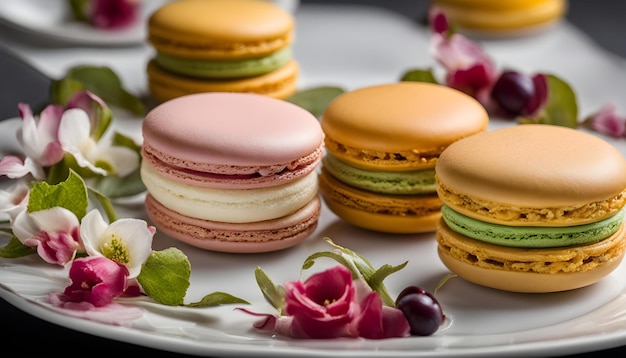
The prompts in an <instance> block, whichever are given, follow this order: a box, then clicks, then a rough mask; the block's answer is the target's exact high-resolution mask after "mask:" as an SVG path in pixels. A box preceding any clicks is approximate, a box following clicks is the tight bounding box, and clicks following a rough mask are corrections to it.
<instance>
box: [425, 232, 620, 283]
mask: <svg viewBox="0 0 626 358" xmlns="http://www.w3.org/2000/svg"><path fill="white" fill-rule="evenodd" d="M624 234H625V230H624V226H623V225H622V227H620V229H619V230H618V232H616V233H615V234H613V235H612V236H611V237H609V238H607V239H605V240H602V241H600V242H598V243H595V244H591V245H583V246H574V247H568V248H552V249H520V248H510V247H503V246H497V245H492V244H488V243H482V242H479V241H477V240H473V239H469V238H466V237H464V236H462V235H459V234H458V233H456V232H454V231H452V230H450V229H449V228H448V227H447V226H446V224H445V223H443V222H441V223H440V226H439V228H438V229H437V242H438V244H439V246H438V255H439V257H440V259H441V261H442V262H443V263H444V265H445V266H446V267H448V269H449V270H450V271H452V272H453V273H455V274H457V275H458V276H460V277H462V278H464V279H466V280H467V281H470V282H473V283H476V284H479V285H482V286H486V287H491V288H496V289H500V290H505V291H512V292H537V293H538V292H558V291H565V290H571V289H576V288H580V287H585V286H588V285H591V284H593V283H595V282H597V281H599V280H601V279H602V278H604V277H605V276H607V275H608V274H610V273H611V272H612V271H614V270H615V269H616V268H617V267H618V266H619V265H620V263H621V262H622V259H623V257H624V252H625V249H626V238H625V236H624Z"/></svg>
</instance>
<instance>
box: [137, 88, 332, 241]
mask: <svg viewBox="0 0 626 358" xmlns="http://www.w3.org/2000/svg"><path fill="white" fill-rule="evenodd" d="M142 133H143V148H142V157H143V160H142V165H141V178H142V180H143V182H144V184H145V186H146V188H147V192H148V194H147V196H146V210H147V213H148V216H149V218H150V220H151V221H152V222H153V224H154V225H155V226H156V227H157V228H158V229H159V230H160V231H163V232H164V233H166V234H167V235H169V236H171V237H172V238H174V239H177V240H180V241H182V242H185V243H188V244H190V245H193V246H196V247H200V248H203V249H207V250H213V251H222V252H236V253H255V252H269V251H277V250H281V249H285V248H287V247H291V246H294V245H296V244H298V243H299V242H301V241H302V240H304V239H306V238H307V237H308V236H310V235H311V234H312V233H313V231H314V230H315V229H316V227H317V222H318V219H319V216H320V210H321V202H320V199H319V197H318V182H317V173H316V168H317V166H318V164H319V162H320V160H321V157H322V154H323V142H324V139H323V137H324V134H323V132H322V129H321V126H320V124H319V122H318V120H317V118H315V116H313V115H312V114H311V113H309V112H308V111H306V110H304V109H303V108H301V107H298V106H296V105H294V104H291V103H289V102H286V101H283V100H279V99H273V98H271V97H267V96H261V95H257V94H246V93H219V92H211V93H200V94H192V95H188V96H183V97H179V98H176V99H173V100H170V101H167V102H165V103H162V104H161V105H159V106H157V107H155V108H154V109H153V110H151V111H150V112H149V113H148V114H147V115H146V117H145V119H144V122H143V125H142Z"/></svg>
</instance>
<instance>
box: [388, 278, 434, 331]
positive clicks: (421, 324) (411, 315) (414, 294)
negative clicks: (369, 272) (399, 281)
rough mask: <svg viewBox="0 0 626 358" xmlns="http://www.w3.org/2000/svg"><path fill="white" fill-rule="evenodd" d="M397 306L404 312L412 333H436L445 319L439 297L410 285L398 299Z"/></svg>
mask: <svg viewBox="0 0 626 358" xmlns="http://www.w3.org/2000/svg"><path fill="white" fill-rule="evenodd" d="M396 308H397V309H399V310H400V311H402V312H403V313H404V316H405V317H406V319H407V321H408V322H409V326H410V327H411V335H414V336H429V335H431V334H433V333H435V332H436V331H437V330H438V329H439V326H441V323H443V321H444V319H445V315H444V314H443V310H442V309H441V306H440V305H439V302H438V301H437V299H436V298H435V297H434V296H433V295H432V294H431V293H430V292H428V291H426V290H424V289H422V288H420V287H416V286H409V287H407V288H405V289H404V290H402V292H400V294H399V295H398V298H397V299H396Z"/></svg>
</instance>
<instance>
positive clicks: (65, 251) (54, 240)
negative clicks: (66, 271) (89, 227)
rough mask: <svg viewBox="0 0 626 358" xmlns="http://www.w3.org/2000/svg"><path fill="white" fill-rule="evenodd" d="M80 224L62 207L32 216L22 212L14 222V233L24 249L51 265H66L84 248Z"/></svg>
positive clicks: (74, 216)
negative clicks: (34, 250) (33, 251)
mask: <svg viewBox="0 0 626 358" xmlns="http://www.w3.org/2000/svg"><path fill="white" fill-rule="evenodd" d="M79 230H80V223H79V221H78V218H77V217H76V215H74V213H72V212H71V211H69V210H67V209H65V208H62V207H60V206H57V207H54V208H51V209H46V210H39V211H35V212H32V213H29V212H28V210H22V211H20V212H19V213H17V214H16V216H15V219H14V220H13V234H15V236H16V237H17V238H18V240H20V242H21V243H22V244H24V245H25V246H30V247H36V248H37V254H39V256H40V257H41V258H42V259H43V260H44V261H46V262H48V263H51V264H58V265H61V266H64V265H66V264H67V263H69V262H70V261H72V260H73V259H74V257H75V256H76V252H77V251H78V250H81V249H82V243H81V240H80V234H79Z"/></svg>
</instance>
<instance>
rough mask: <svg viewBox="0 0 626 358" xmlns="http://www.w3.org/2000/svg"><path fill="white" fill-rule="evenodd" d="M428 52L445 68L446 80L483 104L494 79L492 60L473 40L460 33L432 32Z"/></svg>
mask: <svg viewBox="0 0 626 358" xmlns="http://www.w3.org/2000/svg"><path fill="white" fill-rule="evenodd" d="M431 36H432V37H431V53H432V55H433V57H434V58H435V60H437V62H439V63H440V64H441V65H442V66H443V67H444V68H445V70H446V71H447V74H446V84H447V86H449V87H452V88H456V89H458V90H460V91H463V92H465V93H467V94H469V95H470V96H472V97H474V98H476V99H477V100H478V101H479V102H481V103H483V104H486V103H487V102H488V101H489V94H490V92H491V87H492V86H493V84H494V83H495V81H496V79H497V71H496V66H495V64H494V62H493V61H492V60H491V58H490V57H489V56H488V55H487V54H486V53H485V52H484V51H483V50H482V48H481V47H480V46H479V45H478V44H477V43H475V42H472V41H470V40H469V39H467V38H466V37H464V36H463V35H461V34H457V33H454V34H452V35H448V34H447V33H445V32H444V33H441V32H434V33H433V34H432V35H431Z"/></svg>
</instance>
